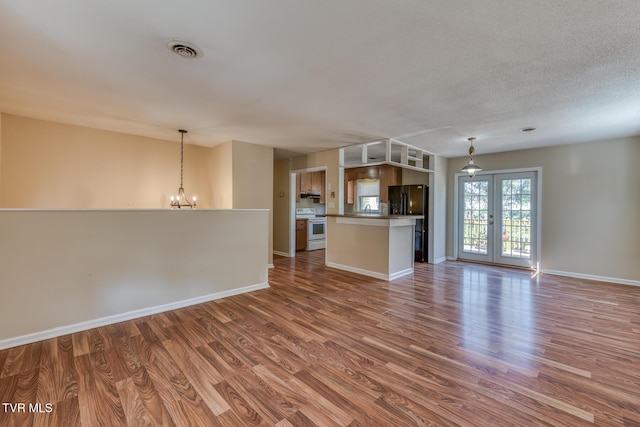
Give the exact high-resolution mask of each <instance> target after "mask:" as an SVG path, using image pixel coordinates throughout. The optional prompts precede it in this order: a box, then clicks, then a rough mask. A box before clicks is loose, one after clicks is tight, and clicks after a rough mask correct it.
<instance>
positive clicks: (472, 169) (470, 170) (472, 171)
mask: <svg viewBox="0 0 640 427" xmlns="http://www.w3.org/2000/svg"><path fill="white" fill-rule="evenodd" d="M467 140H468V141H469V143H470V144H471V146H470V147H469V163H468V164H467V165H466V166H465V167H463V168H462V172H464V173H466V174H467V175H469V176H470V177H471V178H473V177H474V176H475V175H476V172H480V171H481V170H482V169H480V166H478V165H476V164H475V163H474V162H473V153H474V152H475V149H474V148H473V141H475V140H476V139H475V138H473V137H472V138H467Z"/></svg>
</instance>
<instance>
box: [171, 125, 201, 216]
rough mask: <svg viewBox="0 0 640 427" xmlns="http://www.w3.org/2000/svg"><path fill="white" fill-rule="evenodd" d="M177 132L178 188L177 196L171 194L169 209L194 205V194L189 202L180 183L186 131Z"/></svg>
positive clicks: (182, 172) (193, 206) (192, 206)
mask: <svg viewBox="0 0 640 427" xmlns="http://www.w3.org/2000/svg"><path fill="white" fill-rule="evenodd" d="M178 132H180V188H178V195H177V196H171V209H182V208H190V209H193V208H195V207H196V198H195V196H194V197H193V199H192V201H191V202H190V201H189V199H187V196H186V195H185V194H184V187H183V185H182V178H183V174H184V134H185V133H187V131H186V130H184V129H180V130H178Z"/></svg>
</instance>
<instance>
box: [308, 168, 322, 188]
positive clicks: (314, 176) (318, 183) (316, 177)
mask: <svg viewBox="0 0 640 427" xmlns="http://www.w3.org/2000/svg"><path fill="white" fill-rule="evenodd" d="M322 174H323V172H322V171H318V172H311V191H313V192H314V193H320V192H321V191H322Z"/></svg>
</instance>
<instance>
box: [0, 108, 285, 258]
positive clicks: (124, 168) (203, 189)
mask: <svg viewBox="0 0 640 427" xmlns="http://www.w3.org/2000/svg"><path fill="white" fill-rule="evenodd" d="M0 119H1V123H2V125H3V126H2V127H0V141H2V142H3V144H2V145H0V208H43V209H57V208H69V209H86V208H165V207H168V206H169V198H170V196H171V195H174V194H177V191H178V187H179V186H180V144H179V134H178V133H177V132H176V141H175V142H172V141H163V140H157V139H152V138H145V137H141V136H136V135H128V134H123V133H117V132H109V131H104V130H99V129H91V128H86V127H80V126H73V125H66V124H61V123H54V122H48V121H43V120H36V119H29V118H26V117H18V116H12V115H7V114H2V115H0ZM187 140H188V136H187V137H186V138H185V141H187ZM184 155H185V156H184V187H185V190H186V193H187V196H188V197H189V198H191V197H192V196H197V198H198V207H199V208H205V209H206V208H215V209H232V208H234V209H243V208H247V209H272V208H273V148H271V147H266V146H261V145H255V144H249V143H246V142H241V141H229V142H227V143H223V144H220V145H217V146H215V147H212V148H207V147H201V146H196V145H191V144H185V146H184ZM270 224H271V223H270ZM271 227H272V226H271V225H270V234H271V233H272V230H271ZM270 242H271V239H270ZM269 244H270V243H269ZM269 247H271V246H269ZM270 260H271V255H270Z"/></svg>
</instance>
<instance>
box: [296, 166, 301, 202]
mask: <svg viewBox="0 0 640 427" xmlns="http://www.w3.org/2000/svg"><path fill="white" fill-rule="evenodd" d="M299 201H300V174H299V173H297V174H296V202H299Z"/></svg>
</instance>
